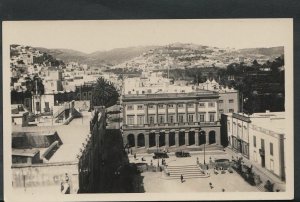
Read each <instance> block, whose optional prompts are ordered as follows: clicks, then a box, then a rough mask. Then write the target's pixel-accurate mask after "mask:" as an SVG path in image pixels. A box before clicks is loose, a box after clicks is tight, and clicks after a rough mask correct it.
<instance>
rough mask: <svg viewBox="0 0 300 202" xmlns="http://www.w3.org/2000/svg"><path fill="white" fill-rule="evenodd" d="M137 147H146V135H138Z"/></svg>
mask: <svg viewBox="0 0 300 202" xmlns="http://www.w3.org/2000/svg"><path fill="white" fill-rule="evenodd" d="M137 144H138V145H137V146H138V147H144V146H145V136H144V134H143V133H140V134H139V135H138V142H137Z"/></svg>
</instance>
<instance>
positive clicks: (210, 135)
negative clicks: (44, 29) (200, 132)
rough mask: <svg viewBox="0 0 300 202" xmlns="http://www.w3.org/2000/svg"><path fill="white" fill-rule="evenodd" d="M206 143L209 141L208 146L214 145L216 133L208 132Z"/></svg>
mask: <svg viewBox="0 0 300 202" xmlns="http://www.w3.org/2000/svg"><path fill="white" fill-rule="evenodd" d="M208 141H209V144H214V143H216V132H215V131H214V130H212V131H209V136H208Z"/></svg>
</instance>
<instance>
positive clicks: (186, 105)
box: [185, 103, 189, 123]
mask: <svg viewBox="0 0 300 202" xmlns="http://www.w3.org/2000/svg"><path fill="white" fill-rule="evenodd" d="M188 117H189V115H188V103H185V123H188V122H189V119H188Z"/></svg>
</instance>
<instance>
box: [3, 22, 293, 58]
mask: <svg viewBox="0 0 300 202" xmlns="http://www.w3.org/2000/svg"><path fill="white" fill-rule="evenodd" d="M291 25H292V20H288V19H252V20H250V19H236V20H106V21H103V20H102V21H8V22H4V23H3V33H4V34H3V36H4V38H3V40H4V41H5V42H7V43H11V44H20V45H29V46H34V47H44V48H67V49H73V50H77V51H81V52H85V53H91V52H94V51H105V50H111V49H114V48H125V47H132V46H147V45H168V44H171V43H176V42H181V43H194V44H199V45H208V46H216V47H219V48H226V47H230V48H236V49H240V48H255V47H274V46H283V45H284V41H285V39H286V37H287V34H286V32H285V31H286V30H288V29H289V28H290V26H291Z"/></svg>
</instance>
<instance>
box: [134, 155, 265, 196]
mask: <svg viewBox="0 0 300 202" xmlns="http://www.w3.org/2000/svg"><path fill="white" fill-rule="evenodd" d="M169 156H170V157H169V158H167V159H166V162H167V164H168V165H169V166H170V165H172V166H175V165H192V164H195V165H196V161H197V157H198V160H199V162H202V163H203V159H204V156H203V153H197V152H195V153H191V157H187V158H177V157H175V156H174V155H172V154H171V155H169ZM143 157H144V159H145V161H144V163H149V162H151V160H152V162H153V165H155V166H156V165H157V164H158V160H154V159H153V158H152V155H147V156H146V155H144V156H143ZM209 157H211V159H212V160H214V159H221V158H227V159H231V156H229V155H228V154H227V153H225V152H221V151H220V152H214V153H211V154H210V153H208V154H207V155H206V158H205V159H206V163H208V162H209ZM129 158H130V161H131V162H136V163H137V162H141V160H140V159H141V156H140V155H138V156H137V157H136V160H134V158H133V156H129ZM159 164H161V160H160V161H159ZM209 172H210V177H208V178H192V179H185V181H184V182H183V183H181V181H180V178H178V179H166V177H163V175H164V173H163V172H143V173H141V176H142V178H143V186H144V191H145V192H146V193H149V192H150V193H163V192H222V189H225V192H260V190H259V189H258V188H257V187H255V186H251V185H250V184H248V183H247V182H246V181H245V180H244V179H243V178H242V177H241V176H240V175H239V174H238V173H236V172H235V171H234V172H233V173H228V172H226V173H225V174H218V175H216V174H214V173H213V170H212V169H211V170H209ZM209 183H212V186H213V188H211V187H210V185H209Z"/></svg>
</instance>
